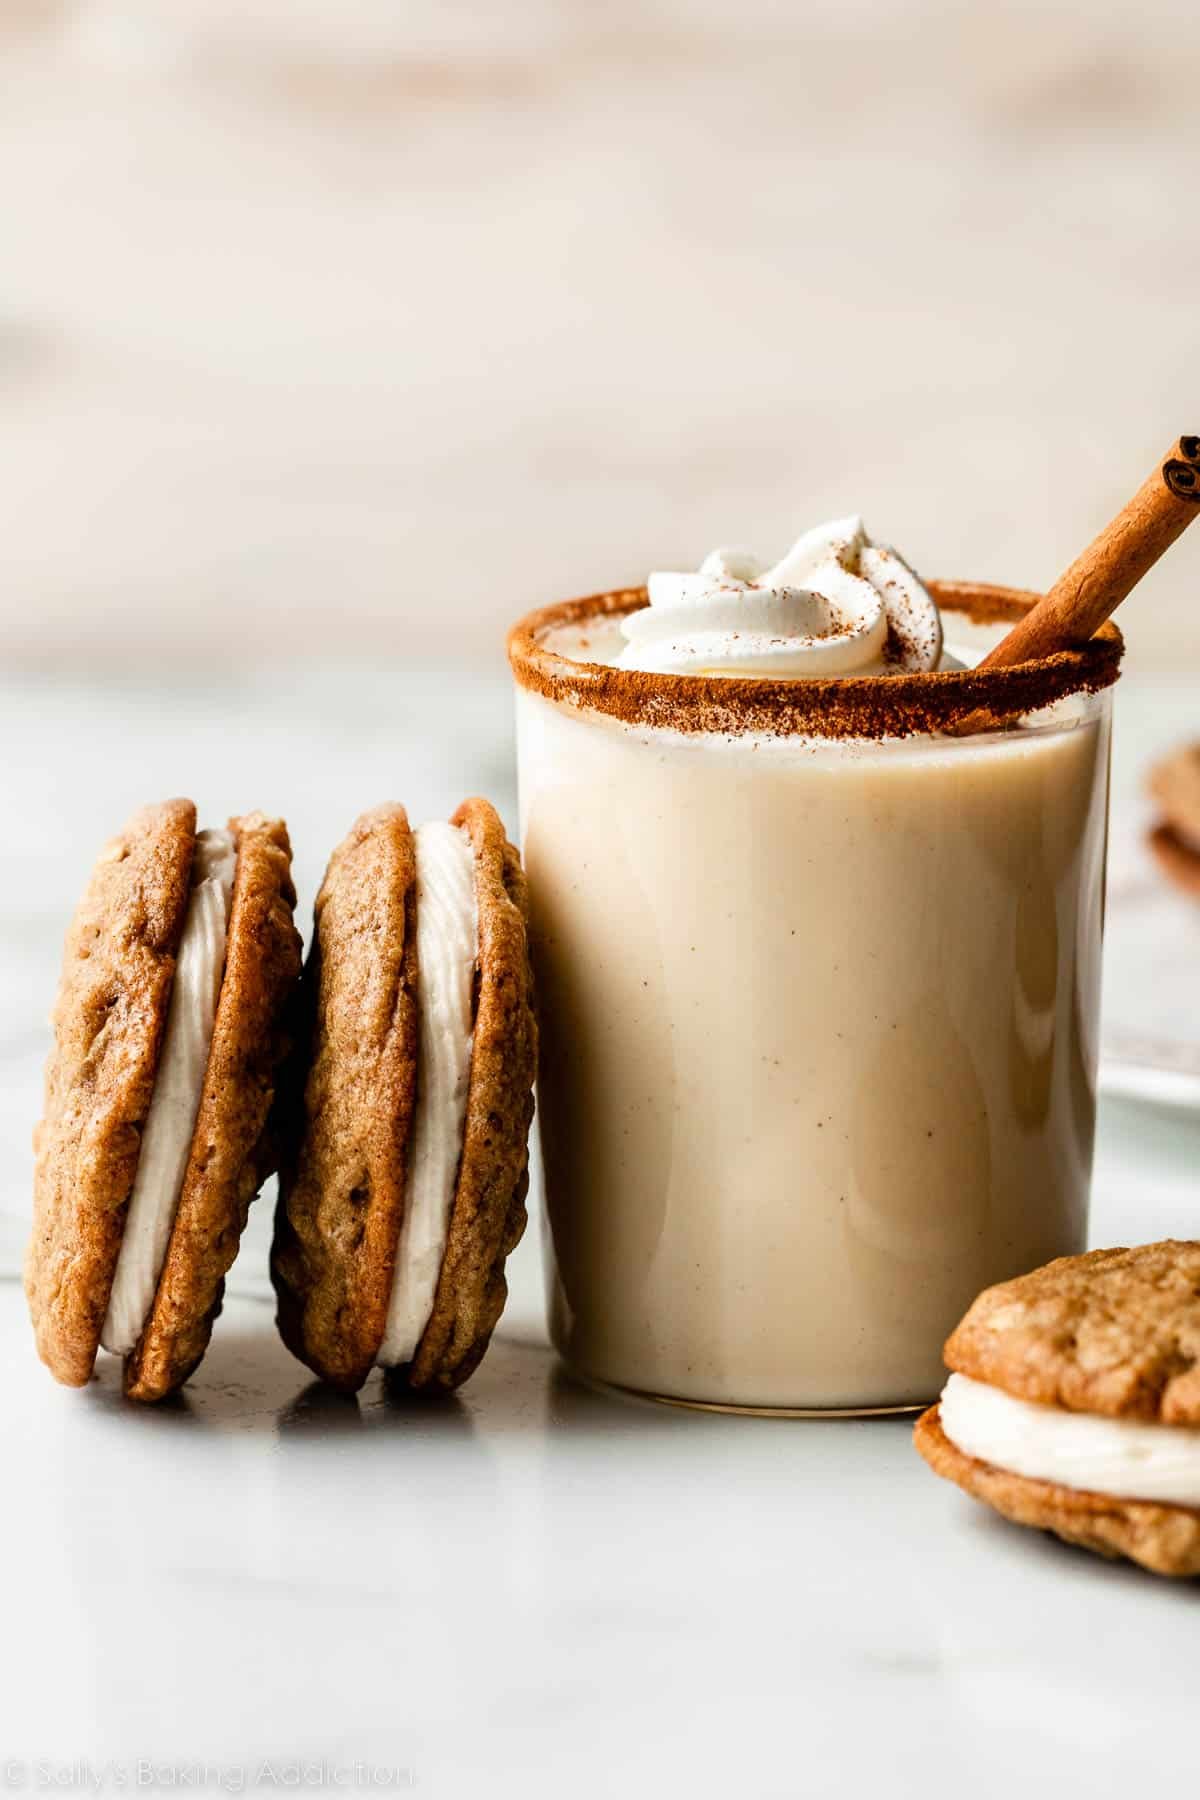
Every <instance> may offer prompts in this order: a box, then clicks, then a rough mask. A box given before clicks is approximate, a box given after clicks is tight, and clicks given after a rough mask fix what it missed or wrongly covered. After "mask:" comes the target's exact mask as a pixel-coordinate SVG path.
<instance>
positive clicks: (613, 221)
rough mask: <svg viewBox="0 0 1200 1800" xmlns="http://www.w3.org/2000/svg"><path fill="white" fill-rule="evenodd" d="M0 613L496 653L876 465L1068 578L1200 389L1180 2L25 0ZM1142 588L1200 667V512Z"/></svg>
mask: <svg viewBox="0 0 1200 1800" xmlns="http://www.w3.org/2000/svg"><path fill="white" fill-rule="evenodd" d="M0 21H2V23H0V50H2V58H0V210H2V216H3V219H4V232H3V246H4V250H3V257H2V259H0V402H2V404H0V468H2V470H3V496H2V500H0V505H2V507H3V520H4V524H3V530H2V532H0V596H2V599H0V656H2V657H3V658H4V660H5V663H6V664H7V666H8V667H9V668H10V669H11V668H13V667H14V666H18V667H19V666H23V665H41V666H48V667H49V668H51V669H62V668H68V667H73V666H80V667H90V668H91V669H93V670H98V669H102V668H104V667H105V666H111V667H112V668H113V670H114V671H115V670H117V669H123V668H125V667H127V666H128V665H130V664H137V665H143V666H145V667H151V666H153V665H155V664H157V663H161V662H162V661H163V660H164V659H177V660H179V661H180V662H182V663H183V664H185V665H186V666H189V667H192V666H204V667H210V666H211V667H216V668H219V667H222V666H227V665H229V664H230V663H245V662H248V661H255V660H258V659H259V658H261V657H263V656H269V657H274V656H275V655H277V654H287V655H289V656H291V655H293V654H296V655H300V656H302V657H305V658H308V659H313V660H320V659H333V658H337V659H347V658H354V659H362V658H372V659H374V658H378V659H381V660H383V661H385V662H386V661H387V660H389V659H394V660H397V661H403V660H404V659H407V658H424V657H428V656H439V657H442V656H447V655H454V656H462V657H469V658H472V659H474V660H478V661H483V660H488V661H491V660H494V659H495V658H496V657H497V654H498V643H499V636H500V633H501V631H502V628H503V626H504V625H505V624H506V623H507V622H508V620H509V619H510V618H511V617H512V616H513V615H514V614H515V613H516V612H517V611H518V610H523V609H524V608H526V607H527V606H529V605H532V604H535V603H537V602H540V601H542V600H545V599H548V598H552V597H555V596H556V595H558V594H560V593H562V592H564V591H580V590H582V589H586V588H589V587H598V586H602V585H605V584H607V583H609V582H619V581H623V580H625V579H628V578H632V577H637V576H639V575H640V574H641V573H642V572H643V571H644V570H645V569H646V568H647V567H648V566H650V565H651V564H655V563H657V564H662V563H676V562H679V561H683V562H685V563H694V562H695V560H696V559H697V558H698V557H699V556H700V555H701V554H703V552H704V551H705V550H706V549H708V548H709V547H710V545H711V544H712V543H713V542H720V541H730V540H733V541H741V542H749V543H752V544H755V545H757V546H759V547H761V549H762V550H763V551H764V552H765V553H767V554H770V555H774V554H777V553H778V552H779V551H781V550H782V549H783V547H784V546H785V543H786V541H787V540H788V539H789V537H790V535H791V534H793V533H794V532H796V531H797V530H798V529H799V528H800V527H801V526H802V525H804V524H807V523H810V522H812V521H813V520H815V519H817V518H819V517H821V516H823V515H826V514H829V513H832V512H836V511H845V510H850V509H855V508H857V509H861V510H863V511H864V512H865V513H866V515H867V518H868V522H869V524H870V525H871V527H872V529H874V530H875V531H876V532H878V533H879V534H880V535H881V536H884V537H890V538H892V539H894V540H895V541H896V542H897V543H898V544H899V546H900V547H901V548H902V549H903V550H904V551H905V552H906V553H907V554H908V555H909V556H910V557H911V558H912V559H913V560H915V561H916V562H917V564H918V566H920V567H922V568H923V569H925V570H926V571H927V572H929V573H945V574H971V575H979V576H991V577H995V578H999V579H1008V580H1010V581H1013V582H1018V583H1029V584H1040V583H1044V582H1045V581H1047V580H1048V579H1050V578H1051V577H1052V576H1053V575H1054V574H1055V573H1056V571H1057V569H1058V568H1059V566H1060V565H1061V564H1063V563H1064V562H1065V561H1066V560H1068V559H1069V558H1070V557H1071V556H1072V555H1073V554H1074V553H1075V551H1076V550H1078V549H1079V548H1080V547H1081V546H1082V544H1083V542H1084V541H1085V540H1086V539H1087V537H1088V536H1089V535H1090V534H1091V533H1092V532H1093V531H1094V530H1095V529H1097V528H1098V527H1099V526H1100V525H1101V524H1102V523H1103V522H1104V520H1105V518H1106V517H1107V516H1108V514H1109V513H1110V512H1111V511H1113V510H1114V509H1115V508H1116V507H1117V506H1118V505H1119V504H1120V503H1121V501H1122V500H1123V499H1124V498H1125V497H1126V495H1127V493H1128V492H1129V491H1130V490H1131V489H1132V488H1133V487H1134V486H1135V485H1136V484H1137V482H1138V481H1139V480H1140V479H1141V477H1142V476H1143V474H1144V473H1145V472H1146V469H1147V467H1148V466H1149V464H1150V462H1151V461H1152V460H1153V458H1154V457H1155V455H1156V454H1157V453H1158V452H1159V451H1160V450H1162V449H1163V448H1165V445H1166V442H1167V440H1169V439H1170V437H1171V436H1172V435H1173V434H1174V433H1175V432H1176V431H1178V430H1181V429H1182V430H1193V431H1194V430H1197V429H1200V357H1198V355H1197V352H1198V349H1200V209H1198V208H1197V205H1196V198H1195V185H1196V184H1195V180H1194V170H1195V167H1196V166H1197V157H1198V155H1200V108H1197V105H1196V96H1197V93H1198V92H1200V14H1197V12H1196V10H1195V8H1194V7H1192V6H1190V5H1185V4H1182V3H1179V4H1176V3H1175V0H1142V3H1141V4H1139V5H1138V6H1136V7H1134V6H1129V5H1122V6H1119V7H1118V6H1109V5H1105V4H1082V3H1081V0H1074V3H1071V4H1068V3H1065V0H1049V3H1048V4H1011V3H1009V4H1005V3H1000V4H993V5H988V6H976V5H971V4H966V5H950V4H946V3H944V0H907V3H905V4H900V3H898V0H819V3H817V4H809V5H791V6H786V5H771V4H768V3H767V0H700V3H699V4H696V3H691V4H688V3H686V0H606V3H605V4H603V5H601V4H598V3H597V0H494V3H492V4H487V3H484V0H476V3H474V4H458V5H445V4H436V3H435V0H275V3H274V4H265V3H263V0H81V3H79V4H68V3H66V0H63V3H61V4H54V3H52V0H4V3H3V10H2V11H0ZM1196 536H1197V541H1196V542H1195V543H1186V542H1185V544H1184V545H1182V546H1180V548H1179V549H1178V550H1177V551H1176V552H1175V553H1174V555H1173V556H1172V558H1170V559H1169V561H1168V562H1167V563H1165V564H1164V565H1163V566H1162V567H1161V569H1160V570H1158V571H1157V572H1156V573H1155V575H1154V576H1153V577H1152V578H1151V580H1150V581H1149V582H1148V583H1147V585H1146V589H1145V590H1144V592H1143V593H1142V594H1141V595H1139V597H1138V599H1137V601H1136V602H1133V603H1131V605H1130V608H1129V609H1128V616H1127V629H1128V631H1129V633H1130V635H1131V639H1132V648H1133V663H1134V666H1135V667H1137V668H1140V669H1147V670H1149V669H1154V668H1156V667H1164V668H1166V667H1170V668H1174V669H1178V668H1179V667H1181V666H1186V664H1187V663H1188V662H1189V661H1190V662H1191V663H1192V664H1193V665H1196V666H1200V531H1198V532H1197V534H1196Z"/></svg>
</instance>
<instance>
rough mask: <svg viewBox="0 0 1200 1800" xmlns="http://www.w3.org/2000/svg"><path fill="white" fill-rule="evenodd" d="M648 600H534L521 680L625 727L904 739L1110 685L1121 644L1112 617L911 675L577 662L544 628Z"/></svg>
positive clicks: (1010, 593) (1013, 613) (966, 592)
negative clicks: (1080, 636)
mask: <svg viewBox="0 0 1200 1800" xmlns="http://www.w3.org/2000/svg"><path fill="white" fill-rule="evenodd" d="M928 586H929V588H930V590H931V592H932V593H933V595H934V597H935V599H936V600H937V602H938V604H939V606H940V607H941V608H942V610H943V611H944V612H950V613H957V614H959V615H960V616H962V617H965V618H968V619H970V620H971V622H972V623H974V624H978V625H990V624H998V623H1009V622H1012V623H1015V622H1016V621H1017V620H1018V619H1020V618H1021V617H1023V615H1024V614H1025V613H1027V612H1028V611H1029V609H1030V607H1032V606H1033V605H1034V604H1035V603H1036V602H1037V601H1038V600H1039V599H1040V598H1041V596H1040V595H1039V594H1034V593H1030V592H1029V591H1028V590H1026V589H1023V588H1008V587H995V586H992V585H991V584H989V583H986V582H975V581H931V582H929V583H928ZM646 604H647V594H646V589H645V588H644V587H633V588H617V589H614V590H613V591H611V592H610V593H606V594H589V595H587V596H585V597H584V598H582V599H578V600H563V601H559V602H558V603H557V604H556V605H553V606H543V607H540V608H539V609H538V610H537V611H536V612H531V613H527V614H526V615H525V617H524V618H523V619H519V620H518V621H517V623H516V624H515V625H514V626H513V628H512V630H511V631H510V632H509V634H508V660H509V662H510V664H511V665H512V671H513V674H514V676H515V677H516V679H517V681H518V682H519V683H520V685H521V686H522V687H524V688H528V689H529V691H530V692H531V693H535V694H540V695H542V696H543V698H545V699H547V700H555V701H564V702H566V703H567V704H568V705H572V706H576V707H580V708H583V709H584V710H586V711H589V712H600V713H607V714H608V715H609V716H610V717H612V718H614V719H619V720H621V722H622V723H623V724H627V725H641V726H651V727H654V728H656V729H658V730H671V731H687V732H703V733H706V734H714V735H718V736H721V737H741V736H749V735H752V734H756V733H767V734H771V735H775V736H784V735H788V736H790V735H797V736H809V737H826V738H877V737H910V736H912V735H914V734H919V733H930V732H938V731H953V730H954V729H955V728H956V727H958V726H961V725H963V724H964V722H966V721H967V720H972V719H973V718H977V717H978V716H979V715H980V714H981V713H984V712H986V713H990V714H991V715H992V716H993V717H994V718H1012V717H1015V716H1019V715H1023V714H1026V713H1032V712H1037V711H1039V710H1040V709H1041V708H1042V707H1046V706H1050V705H1052V704H1053V703H1054V702H1055V701H1058V700H1064V699H1067V698H1068V697H1069V696H1070V695H1073V694H1092V693H1096V692H1098V691H1099V690H1100V689H1101V688H1106V687H1111V685H1112V683H1113V682H1114V681H1115V680H1116V679H1117V675H1118V673H1119V672H1120V665H1121V656H1122V654H1123V652H1124V648H1125V643H1124V639H1123V638H1122V636H1121V633H1120V632H1119V631H1118V629H1117V627H1116V626H1115V625H1114V624H1113V623H1112V622H1111V621H1109V623H1108V624H1106V625H1102V626H1101V627H1100V630H1099V631H1098V632H1097V633H1096V635H1095V637H1093V638H1091V639H1090V640H1089V641H1088V643H1086V644H1085V645H1083V647H1082V648H1081V649H1078V650H1059V651H1057V652H1056V653H1055V654H1054V655H1053V656H1044V657H1039V658H1037V659H1036V660H1034V661H1032V662H1025V663H1015V664H1013V665H1012V666H1011V667H1009V668H998V669H986V670H980V669H942V670H930V671H926V672H922V673H917V674H906V675H853V676H819V677H813V678H810V677H807V676H792V677H790V678H785V679H780V678H778V677H776V678H763V677H750V676H739V675H661V674H648V673H646V672H644V671H642V670H639V669H620V668H616V667H614V666H613V665H611V664H608V663H592V662H579V661H576V660H575V659H574V658H573V657H570V656H564V655H562V654H560V652H558V651H556V650H551V649H549V648H548V647H547V645H546V642H545V639H546V637H547V635H548V633H550V632H551V631H554V630H557V629H560V628H561V627H563V626H567V625H581V624H585V623H586V622H587V621H588V620H592V619H596V620H599V619H612V618H619V617H620V616H621V615H623V614H625V613H631V612H636V611H637V610H638V609H639V608H640V607H643V606H645V605H646Z"/></svg>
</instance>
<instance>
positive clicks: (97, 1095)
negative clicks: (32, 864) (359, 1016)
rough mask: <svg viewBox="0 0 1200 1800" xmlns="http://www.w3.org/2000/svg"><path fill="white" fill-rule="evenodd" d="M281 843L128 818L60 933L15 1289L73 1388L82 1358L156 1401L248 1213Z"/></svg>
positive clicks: (273, 998)
mask: <svg viewBox="0 0 1200 1800" xmlns="http://www.w3.org/2000/svg"><path fill="white" fill-rule="evenodd" d="M295 902H296V896H295V891H294V889H293V887H292V880H291V846H290V845H289V843H288V835H287V829H286V827H285V826H284V824H283V822H282V821H281V820H279V819H268V818H264V817H263V815H262V814H261V813H251V814H249V815H247V816H246V817H245V818H239V819H232V820H231V821H230V823H229V827H228V830H226V831H202V832H200V833H199V834H197V831H196V809H195V807H194V806H193V805H192V803H191V801H190V800H168V801H165V802H164V803H163V804H162V805H159V806H148V807H145V808H144V809H143V810H142V811H141V812H139V813H136V814H135V815H134V817H133V818H132V819H131V820H130V821H129V823H128V825H126V827H125V829H124V831H123V832H122V833H121V834H120V836H118V837H116V838H114V839H113V840H112V842H111V843H109V844H108V845H107V846H106V848H105V849H104V851H103V853H102V854H101V857H100V860H99V862H98V863H97V865H96V867H95V870H94V871H93V874H92V878H91V880H90V882H89V884H88V887H87V890H86V892H85V893H84V896H83V899H82V900H81V901H80V904H79V908H78V911H77V912H76V915H75V918H74V921H73V923H72V925H71V928H70V931H69V932H68V934H67V943H66V950H65V954H64V959H63V972H62V982H61V985H60V988H59V995H58V1002H57V1005H56V1007H55V1011H54V1045H53V1048H52V1050H51V1053H50V1057H49V1060H48V1062H47V1066H46V1089H45V1102H44V1116H43V1118H42V1121H41V1123H40V1125H39V1126H38V1128H37V1131H36V1132H35V1135H34V1146H35V1150H36V1152H37V1163H36V1172H35V1177H34V1205H33V1233H32V1237H31V1240H30V1245H29V1251H28V1256H27V1258H26V1267H25V1291H26V1295H27V1297H28V1301H29V1310H30V1314H31V1316H32V1319H33V1325H34V1331H35V1334H36V1338H37V1347H38V1352H39V1354H40V1356H41V1357H42V1360H43V1361H44V1362H45V1363H46V1364H47V1365H48V1366H49V1368H50V1370H51V1372H52V1374H54V1375H55V1376H56V1377H57V1378H58V1380H59V1381H62V1382H66V1383H68V1384H70V1385H72V1386H76V1387H80V1386H83V1385H84V1383H86V1382H87V1381H88V1379H89V1377H90V1376H91V1373H92V1369H93V1366H94V1364H95V1360H96V1352H97V1350H98V1349H99V1347H100V1346H101V1345H103V1346H104V1348H105V1349H107V1350H110V1351H113V1352H114V1353H115V1354H117V1355H120V1356H123V1357H124V1358H125V1359H126V1361H125V1371H124V1384H125V1391H126V1393H127V1394H129V1395H130V1396H131V1397H132V1398H134V1399H137V1400H158V1399H161V1398H162V1397H163V1396H164V1395H166V1394H168V1393H170V1392H172V1391H173V1390H174V1389H175V1388H177V1387H179V1386H180V1384H181V1383H182V1382H184V1381H186V1380H187V1377H188V1376H189V1375H190V1374H191V1372H192V1370H193V1369H194V1368H195V1367H196V1364H197V1363H198V1362H199V1361H200V1359H201V1357H202V1356H203V1355H204V1352H205V1350H206V1348H207V1346H208V1341H209V1338H210V1336H211V1333H212V1327H213V1321H214V1319H215V1318H216V1316H217V1314H218V1312H219V1311H220V1307H221V1299H222V1294H223V1290H224V1277H225V1274H226V1272H227V1271H228V1269H229V1267H230V1265H231V1264H232V1262H233V1259H234V1257H235V1255H236V1254H237V1248H238V1241H239V1239H240V1237H241V1234H242V1230H243V1227H244V1226H245V1223H246V1214H247V1211H248V1209H249V1206H250V1202H251V1200H252V1199H253V1198H254V1196H255V1194H256V1193H257V1192H258V1189H259V1187H260V1186H261V1185H262V1182H263V1181H264V1180H265V1179H266V1177H267V1175H269V1174H270V1173H271V1170H272V1167H273V1162H272V1158H271V1154H270V1149H269V1143H268V1137H267V1132H266V1125H267V1119H268V1115H269V1112H270V1109H271V1102H272V1098H273V1094H274V1081H275V1070H276V1066H277V1064H278V1062H279V1059H280V1055H281V1053H282V1050H283V1043H282V1039H281V1037H280V1030H279V1022H280V1016H281V1013H282V1010H283V1006H284V1002H285V1001H286V998H287V996H288V993H289V991H290V989H291V988H292V986H293V984H294V982H295V980H296V977H297V975H298V974H299V969H300V938H299V935H298V934H297V932H296V928H295V926H294V924H293V922H292V912H293V908H294V906H295Z"/></svg>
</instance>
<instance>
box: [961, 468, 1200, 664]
mask: <svg viewBox="0 0 1200 1800" xmlns="http://www.w3.org/2000/svg"><path fill="white" fill-rule="evenodd" d="M1198 515H1200V437H1181V438H1180V439H1179V441H1178V443H1176V444H1174V445H1173V446H1172V448H1171V449H1170V450H1169V451H1168V453H1167V455H1166V456H1165V457H1164V458H1163V460H1162V463H1161V464H1160V466H1159V467H1158V468H1156V469H1155V471H1154V473H1153V474H1152V475H1151V476H1150V477H1149V479H1148V480H1147V481H1145V482H1144V483H1143V484H1142V486H1141V487H1140V488H1139V489H1138V491H1137V493H1136V494H1135V495H1134V496H1133V499H1132V500H1131V501H1130V502H1129V505H1128V506H1126V507H1124V508H1123V509H1122V511H1121V512H1119V513H1118V514H1117V516H1116V518H1115V519H1114V520H1113V521H1112V523H1111V524H1109V525H1106V526H1105V528H1104V530H1103V531H1102V532H1101V533H1100V536H1099V537H1098V538H1096V540H1095V541H1094V543H1091V544H1089V545H1088V547H1087V549H1086V550H1085V551H1084V552H1083V555H1082V556H1078V557H1076V559H1075V561H1074V562H1073V563H1072V564H1071V566H1070V568H1069V569H1068V570H1067V571H1066V573H1065V574H1063V575H1060V576H1059V578H1058V580H1057V581H1056V582H1055V584H1054V586H1053V587H1052V588H1051V589H1050V592H1049V593H1048V594H1046V595H1044V596H1043V598H1042V599H1041V600H1039V601H1038V603H1037V605H1036V606H1035V607H1033V608H1032V609H1031V610H1030V611H1029V612H1028V613H1026V615H1025V617H1024V618H1023V619H1022V620H1021V621H1020V622H1019V624H1017V625H1014V626H1013V628H1012V630H1011V631H1010V632H1009V633H1008V635H1007V636H1006V637H1004V638H1002V639H1001V641H1000V643H998V644H997V645H996V648H995V649H994V650H992V651H991V652H990V653H989V654H988V655H987V656H985V657H984V659H983V661H982V662H981V663H980V664H979V667H980V668H981V669H1001V668H1005V667H1007V666H1009V665H1011V664H1012V663H1020V662H1032V661H1034V660H1035V659H1037V658H1039V657H1043V656H1052V655H1053V654H1054V652H1055V651H1056V650H1070V649H1074V648H1076V647H1077V646H1078V645H1080V644H1086V643H1087V641H1088V639H1089V638H1090V637H1092V636H1093V634H1094V633H1095V632H1097V631H1098V630H1099V629H1100V627H1101V625H1103V623H1104V621H1105V619H1107V618H1108V617H1109V616H1110V615H1111V614H1112V613H1114V612H1115V611H1116V609H1117V607H1118V606H1119V605H1120V604H1121V602H1122V600H1124V598H1125V596H1126V595H1127V594H1128V593H1129V592H1130V591H1131V590H1132V589H1133V588H1135V587H1136V586H1137V584H1138V582H1139V581H1140V580H1141V579H1142V576H1143V575H1145V574H1146V572H1147V570H1149V569H1152V568H1153V567H1154V564H1155V563H1156V562H1157V561H1158V559H1159V557H1160V556H1161V555H1162V554H1163V552H1164V550H1169V549H1170V547H1171V545H1172V544H1173V543H1174V542H1175V539H1176V538H1177V537H1178V536H1179V535H1180V533H1181V532H1183V531H1185V530H1186V529H1187V527H1188V526H1189V525H1190V524H1191V522H1192V520H1193V519H1194V518H1196V517H1197V516H1198Z"/></svg>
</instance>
